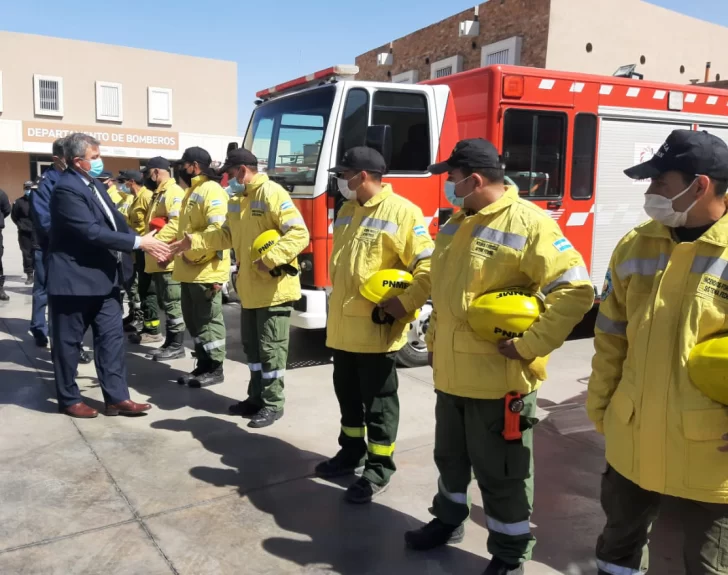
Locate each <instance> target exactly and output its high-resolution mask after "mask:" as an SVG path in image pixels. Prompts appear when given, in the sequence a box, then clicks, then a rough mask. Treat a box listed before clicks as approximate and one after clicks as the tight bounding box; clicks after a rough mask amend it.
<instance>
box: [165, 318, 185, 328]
mask: <svg viewBox="0 0 728 575" xmlns="http://www.w3.org/2000/svg"><path fill="white" fill-rule="evenodd" d="M184 322H185V318H183V317H177V318H169V319H168V320H167V325H171V326H174V325H182V324H183V323H184Z"/></svg>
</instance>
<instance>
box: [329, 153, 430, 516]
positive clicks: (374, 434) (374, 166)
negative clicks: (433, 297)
mask: <svg viewBox="0 0 728 575" xmlns="http://www.w3.org/2000/svg"><path fill="white" fill-rule="evenodd" d="M331 171H332V172H333V173H335V174H336V175H337V176H338V188H339V191H340V192H341V194H342V195H343V196H344V198H346V199H347V200H348V201H347V202H346V203H345V204H344V205H343V206H342V207H341V210H340V211H339V213H338V215H337V218H336V221H335V222H334V246H333V251H332V254H331V260H330V264H329V275H330V277H331V284H332V287H333V291H332V292H331V297H330V299H329V315H328V323H327V328H326V329H327V338H326V345H327V346H328V347H331V348H333V350H334V391H335V392H336V397H337V399H338V401H339V409H340V410H341V431H340V433H339V445H340V446H341V449H340V450H339V452H338V453H337V454H336V456H335V457H333V458H332V459H330V460H328V461H324V462H322V463H320V464H319V465H318V466H317V467H316V473H317V474H318V475H319V476H320V477H335V476H340V475H349V474H353V473H354V472H355V470H356V469H357V468H359V467H361V466H362V465H363V466H364V472H363V475H362V477H361V478H360V479H358V480H357V481H355V482H354V483H353V484H352V485H350V486H349V488H348V489H347V491H346V496H345V497H346V500H347V501H349V502H351V503H367V502H369V501H371V500H372V499H373V498H374V497H375V496H377V495H379V494H380V493H382V492H383V491H384V489H385V488H386V487H387V485H388V484H389V481H390V479H391V477H392V474H393V473H394V472H395V470H396V467H395V464H394V449H395V440H396V438H397V428H398V426H399V398H398V395H397V389H398V385H399V382H398V379H397V370H396V352H397V351H399V350H400V349H402V347H403V346H404V345H405V342H406V333H407V330H408V328H409V325H408V324H407V323H405V322H402V321H396V320H400V319H404V318H405V317H406V316H408V315H410V314H412V313H413V312H415V311H416V310H419V308H420V307H422V306H423V305H424V304H425V303H426V302H427V299H428V298H429V295H430V257H431V256H432V249H433V242H432V238H431V237H430V235H429V233H428V231H427V225H426V224H425V222H424V219H423V217H422V212H421V211H420V209H419V208H418V207H417V206H415V205H414V204H413V203H411V202H410V201H408V200H405V199H404V198H402V197H400V196H398V195H396V194H395V193H394V191H393V190H392V186H391V185H390V184H383V183H382V175H383V174H385V173H386V171H387V166H386V163H385V160H384V158H383V157H382V155H381V154H380V153H379V152H377V151H376V150H374V149H372V148H367V147H357V148H352V149H350V150H348V151H347V152H346V153H345V154H344V156H343V158H342V160H341V162H340V163H339V165H338V166H336V167H334V168H333V169H332V170H331ZM386 269H396V270H404V271H408V272H410V273H411V274H412V276H413V281H412V282H411V284H410V286H409V287H408V288H407V290H406V291H405V292H404V293H403V294H402V295H400V296H399V297H395V298H391V299H388V300H387V301H384V302H383V303H381V304H379V305H380V307H381V311H382V312H383V313H386V314H388V315H389V316H391V317H392V318H393V321H391V322H389V323H385V324H378V323H374V316H373V315H372V312H373V311H374V307H375V306H374V304H373V303H371V302H370V301H368V300H367V299H365V298H364V297H363V296H362V294H361V293H360V288H361V287H362V284H364V283H365V282H366V281H367V280H368V279H369V278H370V276H372V275H373V274H374V273H376V272H378V271H380V270H386ZM365 437H366V441H365Z"/></svg>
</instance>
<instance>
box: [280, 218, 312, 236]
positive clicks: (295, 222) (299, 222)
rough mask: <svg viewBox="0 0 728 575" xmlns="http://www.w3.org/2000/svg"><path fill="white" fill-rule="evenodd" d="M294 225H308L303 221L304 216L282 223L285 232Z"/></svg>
mask: <svg viewBox="0 0 728 575" xmlns="http://www.w3.org/2000/svg"><path fill="white" fill-rule="evenodd" d="M293 226H303V227H306V222H304V221H303V218H291V219H290V220H288V221H287V222H284V223H282V224H281V231H282V232H283V233H284V234H285V233H286V232H287V231H288V230H290V229H291V228H292V227H293Z"/></svg>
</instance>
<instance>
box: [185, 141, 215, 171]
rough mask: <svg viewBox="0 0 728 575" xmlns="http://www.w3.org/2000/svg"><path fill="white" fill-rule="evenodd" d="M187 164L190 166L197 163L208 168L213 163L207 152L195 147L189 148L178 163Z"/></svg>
mask: <svg viewBox="0 0 728 575" xmlns="http://www.w3.org/2000/svg"><path fill="white" fill-rule="evenodd" d="M185 162H188V163H190V164H193V163H194V162H197V163H198V164H199V165H200V166H201V167H203V168H208V167H210V164H211V163H212V158H211V157H210V154H209V153H208V152H207V150H205V149H204V148H200V147H199V146H194V147H192V148H187V149H186V150H185V153H184V154H182V158H181V159H180V160H179V162H177V163H178V164H184V163H185Z"/></svg>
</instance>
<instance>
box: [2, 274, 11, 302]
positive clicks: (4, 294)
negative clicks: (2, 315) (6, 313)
mask: <svg viewBox="0 0 728 575" xmlns="http://www.w3.org/2000/svg"><path fill="white" fill-rule="evenodd" d="M9 299H10V298H9V297H8V294H6V293H5V276H0V301H8V300H9Z"/></svg>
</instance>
